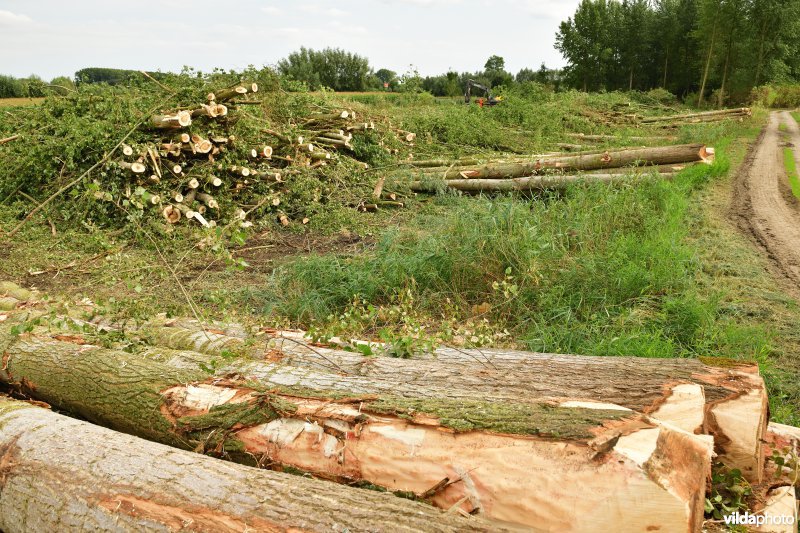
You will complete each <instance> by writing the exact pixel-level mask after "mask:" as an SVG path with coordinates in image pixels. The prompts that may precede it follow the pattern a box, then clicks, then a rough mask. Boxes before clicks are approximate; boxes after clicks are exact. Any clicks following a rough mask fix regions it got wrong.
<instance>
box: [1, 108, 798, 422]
mask: <svg viewBox="0 0 800 533" xmlns="http://www.w3.org/2000/svg"><path fill="white" fill-rule="evenodd" d="M293 98H294V97H293ZM302 98H304V97H303V96H302V95H300V96H297V99H298V103H297V105H300V104H301V103H302V102H301V100H302ZM636 98H637V96H636V95H623V94H619V93H610V94H606V95H586V94H581V93H566V94H557V95H552V94H534V95H532V96H530V98H528V97H526V96H525V95H513V94H512V95H509V97H508V98H507V100H506V101H505V103H504V104H503V106H498V107H497V108H493V109H480V108H478V107H477V106H464V105H456V104H455V103H453V102H450V101H443V100H434V99H431V98H426V97H425V96H416V95H391V96H390V97H387V96H386V95H380V94H378V95H372V94H369V95H363V98H361V99H359V98H355V97H354V98H353V100H355V102H354V103H353V105H354V106H359V105H360V106H364V107H363V111H364V112H365V114H375V115H378V116H384V115H385V116H386V117H388V118H389V120H391V123H392V124H393V125H396V126H398V127H401V128H404V129H409V130H415V131H417V132H418V134H419V136H418V139H417V142H416V143H415V146H414V148H413V151H414V156H415V158H417V159H424V158H427V157H428V156H434V157H435V156H440V155H441V156H444V157H453V156H457V155H465V154H479V155H486V156H487V157H498V156H499V154H498V153H497V152H496V151H495V150H496V149H497V148H501V147H502V146H505V145H511V146H512V147H516V148H518V149H525V150H529V151H539V150H546V149H547V148H548V147H549V146H552V144H553V143H556V142H563V141H566V140H567V138H566V137H565V136H564V133H565V132H566V131H583V132H585V133H616V134H618V135H620V136H621V137H622V138H624V137H625V136H632V135H647V134H648V133H649V132H651V130H648V129H638V130H637V129H635V128H634V127H633V126H625V125H620V126H617V127H614V126H610V125H603V124H602V123H601V122H598V121H595V120H594V119H593V115H592V112H593V110H598V109H599V110H606V111H608V110H613V109H614V108H615V106H616V107H619V106H620V105H623V104H624V105H623V109H627V108H629V106H628V104H630V106H633V109H634V110H635V111H638V108H637V107H636V106H638V105H639V104H638V103H637V100H636ZM293 105H294V104H293ZM358 110H359V112H362V108H361V107H358ZM657 111H658V110H657ZM584 112H586V113H588V115H589V116H584V115H583V113H584ZM650 112H653V111H650ZM658 112H663V111H658ZM763 118H764V114H763V113H757V116H756V117H755V118H754V122H753V124H754V125H755V126H750V125H748V124H747V123H745V124H744V125H742V124H739V123H735V122H723V123H708V124H699V125H692V126H686V127H684V128H682V129H681V130H679V132H678V133H677V134H678V136H679V139H680V141H682V142H692V141H694V142H696V141H697V140H698V139H702V140H703V141H705V142H709V144H713V145H714V146H715V148H717V152H718V154H719V158H718V161H717V163H716V164H715V165H713V166H698V167H692V168H690V169H687V170H686V171H684V172H682V173H680V174H678V175H677V176H675V179H674V180H672V181H664V180H659V179H654V178H648V177H644V178H640V179H638V180H637V181H635V182H631V183H628V184H625V185H622V186H608V185H577V186H574V187H572V188H570V189H568V190H567V191H564V192H561V193H544V194H541V195H537V196H534V197H523V196H505V197H495V198H488V197H465V196H459V195H454V194H446V195H441V196H437V197H435V198H428V197H425V196H420V197H418V198H417V199H416V200H414V201H412V202H411V204H410V208H407V209H405V210H401V211H397V212H394V211H391V212H390V211H386V210H384V211H381V212H379V213H377V214H371V213H358V212H357V211H356V210H355V209H353V208H352V207H348V206H346V205H342V204H343V202H342V200H341V198H339V197H336V199H335V201H330V202H327V203H325V204H320V206H321V207H320V209H321V211H320V212H319V213H318V214H317V215H316V216H314V217H312V221H311V223H310V224H309V225H308V226H305V227H302V228H298V229H297V231H298V232H306V236H307V237H308V238H309V242H313V238H314V236H318V235H321V234H326V235H331V234H332V235H336V234H339V233H342V234H344V235H346V236H353V235H358V236H360V237H363V238H365V241H366V242H368V243H372V242H373V241H374V244H371V245H368V246H366V247H365V251H364V252H363V253H355V254H353V253H350V252H348V253H347V254H345V253H341V252H340V253H330V252H328V251H325V250H327V249H326V248H325V247H323V251H322V252H321V253H313V251H312V253H310V254H307V253H306V252H302V253H298V252H297V251H292V252H291V253H289V252H286V250H285V249H284V250H282V252H284V253H283V255H282V256H281V257H280V258H279V259H276V260H275V262H274V263H273V262H272V259H270V260H269V262H267V261H265V262H264V263H263V264H258V263H257V262H256V261H254V260H253V259H250V258H248V262H249V263H251V265H252V266H251V267H250V268H247V269H244V270H237V269H234V268H231V265H230V264H227V263H226V262H225V261H224V260H223V259H220V257H221V256H223V255H224V254H218V255H215V254H214V253H213V252H212V251H209V250H203V249H200V246H199V245H198V240H199V238H197V236H196V234H192V233H190V232H175V233H173V234H172V235H160V236H159V237H157V239H158V240H157V242H158V244H159V248H160V249H161V253H163V254H164V255H165V260H166V261H167V262H168V263H169V264H170V265H172V266H173V268H175V270H176V276H177V277H178V278H179V279H181V280H183V283H184V284H185V285H186V287H187V289H188V292H189V293H190V294H191V295H192V297H193V298H194V300H195V303H196V304H197V305H196V308H197V309H200V310H201V312H203V313H206V314H207V317H211V316H215V315H216V316H217V317H220V316H221V315H227V317H228V318H231V319H235V320H240V321H247V320H250V321H258V322H261V323H263V322H264V321H268V322H269V323H270V324H272V325H281V326H289V325H298V326H302V327H312V328H314V329H317V330H322V331H323V332H331V331H333V332H334V333H337V334H352V335H353V336H355V337H362V338H363V337H370V338H384V340H386V339H389V340H391V342H393V343H396V344H397V345H398V346H400V347H401V348H402V350H400V349H399V350H398V351H399V352H401V353H402V352H403V350H405V351H406V352H407V351H408V349H409V348H413V347H414V346H415V343H422V342H424V341H425V339H433V341H435V342H439V341H446V342H452V343H454V344H466V345H470V344H471V345H478V346H488V345H508V346H517V347H521V348H528V349H532V350H537V351H547V352H562V353H582V354H592V355H638V356H645V357H697V356H712V357H713V356H722V357H731V358H734V359H740V360H745V359H746V360H756V361H758V362H759V363H760V364H761V367H762V371H763V372H764V373H765V375H766V376H767V379H768V386H769V389H770V390H769V392H770V397H771V401H772V405H771V409H772V412H773V415H774V416H775V418H776V419H777V420H779V421H782V422H786V423H792V424H800V417H799V416H798V409H797V406H798V405H800V379H798V377H800V353H798V348H797V346H800V334H798V333H797V331H796V327H795V325H796V324H797V323H798V321H800V309H798V306H797V304H796V303H795V302H793V301H791V300H790V299H789V298H787V297H786V296H785V295H784V294H783V292H782V291H781V290H780V288H779V287H777V286H776V284H775V282H774V280H772V279H771V278H770V277H769V275H768V273H767V272H768V271H767V261H766V259H764V258H763V257H761V256H760V254H759V253H758V252H757V251H755V250H753V249H752V248H751V246H750V244H749V243H748V242H747V241H746V240H745V238H743V237H742V236H740V235H739V234H738V233H737V232H736V230H735V229H733V228H732V227H731V226H730V225H729V223H728V218H727V216H728V215H727V205H728V203H727V202H728V200H729V198H730V194H731V193H730V191H729V190H728V189H726V187H728V186H729V185H728V184H729V183H730V180H731V178H730V176H729V172H728V171H729V168H731V167H733V168H735V167H736V166H737V165H738V164H739V163H740V162H741V160H742V159H743V156H744V149H745V144H744V141H746V140H752V139H753V138H754V137H755V136H756V134H757V131H758V127H757V126H758V125H759V124H760V123H762V122H763ZM622 143H624V140H620V141H618V142H612V143H608V144H607V145H605V146H614V145H617V144H622ZM373 144H375V143H372V144H365V145H364V146H360V145H359V146H357V147H356V148H357V149H358V150H362V151H364V153H365V154H366V155H369V154H367V152H369V150H370V149H371V148H374V146H372V145H373ZM383 153H385V152H383ZM376 157H377V156H376ZM374 166H375V167H380V166H381V162H380V161H376V162H374ZM787 168H788V167H787ZM50 173H52V172H50ZM795 174H796V172H795ZM367 176H368V178H365V179H363V180H362V181H363V182H364V183H363V184H362V185H364V184H366V185H370V187H368V188H367V189H369V190H368V191H367V194H368V193H369V191H371V185H372V180H373V179H374V178H376V177H377V174H368V175H367ZM335 177H336V179H337V183H340V184H345V185H347V186H348V187H352V184H353V182H352V180H349V178H348V176H347V175H345V174H344V173H342V174H341V175H339V174H336V175H335ZM318 188H319V184H317V183H315V182H311V181H308V180H303V179H299V178H294V179H293V180H292V182H291V189H289V191H288V192H287V195H288V194H291V195H293V197H295V200H296V201H297V202H298V204H299V205H307V204H308V203H309V201H310V200H308V198H313V196H314V195H315V194H316V191H317V189H318ZM340 188H341V187H340ZM365 190H366V189H365ZM716 191H722V192H720V193H719V194H720V195H721V198H723V199H722V200H719V199H716V200H715V199H714V194H717V192H716ZM715 201H716V202H717V203H719V204H720V206H723V207H718V208H714V207H713V206H714V205H715V204H714V202H715ZM26 209H27V204H25V203H24V202H23V201H22V200H18V201H16V202H14V203H11V204H9V205H8V206H6V208H5V210H4V211H3V212H0V226H4V225H8V226H9V227H10V225H11V224H12V223H15V220H17V219H18V218H19V217H21V216H22V215H23V214H24V212H25V210H26ZM51 214H52V213H51ZM53 220H54V223H55V225H56V226H57V227H58V230H59V234H58V236H57V237H51V236H50V228H49V225H48V224H47V223H45V222H44V220H39V221H38V223H37V222H32V223H31V224H30V225H29V227H27V228H26V229H25V231H23V232H22V233H21V234H19V235H18V236H17V238H16V239H15V242H14V243H12V244H11V245H10V246H9V247H8V248H6V249H2V248H0V275H3V276H5V277H7V278H12V279H16V280H19V281H22V282H23V283H25V284H28V285H29V284H37V285H39V286H40V287H42V288H43V289H45V290H47V291H52V292H53V293H59V292H60V293H67V294H72V295H75V294H76V293H79V292H80V293H81V295H83V291H89V292H88V293H86V295H87V296H89V297H91V298H92V299H93V300H95V301H98V302H100V303H102V304H103V305H104V306H105V309H106V310H108V312H109V313H119V314H122V315H129V316H137V317H144V316H147V314H149V313H151V312H152V309H156V308H157V309H159V311H169V312H172V313H175V314H183V315H190V314H191V311H190V310H189V309H188V305H187V302H186V301H185V298H184V297H183V295H182V293H181V291H180V290H179V287H178V286H177V284H176V283H175V280H174V277H173V276H172V275H171V274H170V273H169V272H168V271H167V269H165V268H164V262H163V261H164V260H163V259H162V258H161V257H160V254H159V253H156V251H155V250H154V249H153V247H152V245H151V243H150V242H149V240H148V239H145V238H144V237H143V236H141V235H138V236H137V235H134V234H135V233H136V232H131V231H125V232H121V233H118V234H117V235H118V237H115V236H112V234H111V232H109V231H108V230H106V229H98V228H97V227H96V226H94V225H92V224H90V223H85V229H80V228H75V227H74V226H70V225H69V224H68V223H65V222H68V221H62V220H59V219H58V218H56V217H55V216H54V217H53ZM80 220H84V219H83V218H80ZM86 231H88V232H89V233H90V236H89V237H87V236H86V235H85V233H86ZM264 231H265V234H277V230H275V228H274V227H273V225H271V224H270V221H269V220H267V219H265V223H264ZM373 234H374V235H373ZM124 243H127V244H128V247H127V248H126V249H124V250H123V251H121V252H118V253H117V252H113V250H115V248H116V247H118V246H119V245H120V244H124ZM274 245H275V244H274V243H270V244H269V246H274ZM245 246H247V245H245ZM298 248H305V246H298ZM310 249H312V250H313V249H314V247H313V246H311V247H310ZM337 249H338V248H337ZM345 249H348V250H349V248H345ZM109 250H111V251H112V252H113V253H110V254H109V255H108V256H104V257H101V258H99V259H96V260H92V261H90V262H88V263H83V262H82V261H85V260H87V259H90V258H91V257H92V256H94V255H96V254H98V253H101V252H104V251H109ZM287 255H292V256H295V257H296V256H297V255H299V256H300V257H299V258H297V259H293V258H287V257H286V256H287ZM73 262H75V263H76V264H77V266H75V267H72V268H68V269H67V270H63V271H61V272H59V273H58V274H57V275H56V274H55V273H56V272H58V269H55V270H52V269H51V270H50V272H49V273H48V274H46V275H41V276H32V277H27V278H25V277H24V275H23V273H24V272H25V271H27V270H28V269H31V270H44V269H50V268H51V267H53V266H54V265H55V266H58V265H61V266H63V265H69V264H72V263H73ZM275 265H277V268H276V269H274V270H273V267H274V266H275ZM88 287H90V288H91V289H87V288H88ZM433 341H432V342H433Z"/></svg>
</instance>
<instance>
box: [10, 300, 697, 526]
mask: <svg viewBox="0 0 800 533" xmlns="http://www.w3.org/2000/svg"><path fill="white" fill-rule="evenodd" d="M40 320H43V319H42V318H40ZM21 324H26V326H25V327H23V328H20V327H19V326H20V325H21ZM0 348H2V349H3V353H4V356H3V365H2V370H0V380H1V381H4V382H6V383H8V384H10V385H12V386H14V387H17V388H19V389H20V390H21V391H23V392H24V393H26V394H29V395H30V396H32V397H35V398H37V399H40V400H42V401H46V402H48V403H50V404H52V405H54V406H57V407H58V408H60V409H64V410H66V411H69V412H71V413H74V414H76V415H79V416H81V417H83V418H86V419H88V420H90V421H93V422H96V423H98V424H102V425H105V426H108V427H111V428H114V429H118V430H121V431H124V432H127V433H130V434H134V435H138V436H142V437H145V438H148V439H150V440H155V441H160V442H163V443H166V444H170V445H173V446H177V447H181V448H186V449H195V450H198V451H204V452H207V453H210V454H214V455H217V456H220V457H225V458H229V459H233V460H236V461H239V462H245V463H249V464H254V465H261V466H271V467H277V468H292V469H297V470H301V471H305V472H310V473H312V474H314V475H316V476H319V477H324V478H327V479H331V480H336V481H341V482H345V483H349V484H369V485H372V486H378V487H384V488H386V489H389V490H392V491H403V492H407V493H410V494H414V495H416V496H417V497H420V498H426V499H429V500H430V501H431V502H432V503H433V504H434V505H436V506H439V507H441V508H447V509H449V508H451V507H453V506H456V507H457V508H460V509H462V510H463V511H465V512H468V513H480V514H485V515H486V516H487V517H489V518H491V519H494V520H498V521H503V522H508V523H513V524H522V525H526V526H529V527H537V528H548V529H558V530H586V529H588V528H599V529H602V530H620V529H621V528H623V527H630V526H631V524H633V525H634V527H635V528H636V529H641V530H645V529H647V528H654V529H661V530H663V531H692V530H695V529H697V528H698V527H699V525H700V523H701V521H702V516H703V498H704V492H705V479H706V476H707V474H708V473H709V471H710V460H711V442H710V439H709V438H707V437H703V436H697V435H693V434H691V433H689V432H685V431H683V430H680V429H678V428H675V427H672V426H669V425H663V424H661V423H659V422H658V421H655V420H653V419H651V418H648V417H647V416H645V415H642V414H640V413H637V412H635V411H632V410H630V409H627V408H624V407H621V406H618V405H613V404H603V403H597V402H583V401H579V400H574V401H571V400H569V399H567V398H564V399H561V400H559V401H537V400H528V399H526V398H524V397H523V398H515V399H508V398H507V396H506V393H505V392H504V391H503V389H502V388H501V387H498V388H497V390H496V391H494V392H493V391H492V390H491V389H490V388H483V389H476V388H475V387H471V388H470V389H458V388H455V387H452V386H451V385H450V384H448V383H447V382H442V381H437V380H436V379H432V378H433V377H434V375H433V374H432V373H430V372H427V371H426V370H425V367H426V365H427V364H428V362H426V361H409V362H407V364H408V365H410V366H409V369H410V368H413V366H414V365H416V367H417V370H416V371H412V370H406V372H405V373H404V374H402V375H398V376H386V377H384V378H377V377H374V376H369V375H359V374H357V373H351V372H349V371H348V370H347V369H346V368H343V367H338V365H336V364H335V362H334V364H333V365H331V366H330V367H329V368H327V369H326V370H322V369H319V368H317V367H300V366H292V365H288V364H286V363H285V362H284V361H280V360H279V359H275V360H273V361H270V360H265V361H255V360H249V359H233V360H226V358H217V361H218V362H217V364H216V365H215V364H214V362H212V356H209V355H206V354H201V353H198V352H190V351H177V350H171V349H167V348H153V349H150V350H147V351H144V352H142V353H135V354H134V353H128V352H124V351H118V350H113V349H109V348H104V347H101V346H95V345H92V344H88V343H87V341H86V340H85V339H83V338H82V337H80V336H77V335H64V334H58V333H55V332H54V331H53V330H52V329H51V327H50V326H49V325H48V324H47V323H45V322H41V323H39V324H38V325H36V324H35V323H34V322H32V321H31V320H30V317H28V318H26V314H25V313H24V312H20V311H16V312H11V314H10V315H9V317H8V318H7V319H6V320H4V321H3V322H2V323H0ZM273 355H278V354H273ZM223 361H224V364H223V363H222V362H223ZM366 366H368V364H367V365H366ZM365 368H366V367H365ZM412 377H413V379H410V378H412ZM434 487H438V488H436V489H435V490H431V489H433V488H434ZM609 495H613V496H612V497H609Z"/></svg>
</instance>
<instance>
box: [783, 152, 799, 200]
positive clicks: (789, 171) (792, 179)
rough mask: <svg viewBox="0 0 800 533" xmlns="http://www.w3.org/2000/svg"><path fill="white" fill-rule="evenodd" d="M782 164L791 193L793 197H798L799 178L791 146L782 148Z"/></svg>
mask: <svg viewBox="0 0 800 533" xmlns="http://www.w3.org/2000/svg"><path fill="white" fill-rule="evenodd" d="M783 166H784V168H786V175H787V176H788V178H789V186H790V187H791V189H792V194H794V196H795V198H797V199H800V178H798V176H797V163H796V162H795V160H794V150H792V149H791V148H784V149H783Z"/></svg>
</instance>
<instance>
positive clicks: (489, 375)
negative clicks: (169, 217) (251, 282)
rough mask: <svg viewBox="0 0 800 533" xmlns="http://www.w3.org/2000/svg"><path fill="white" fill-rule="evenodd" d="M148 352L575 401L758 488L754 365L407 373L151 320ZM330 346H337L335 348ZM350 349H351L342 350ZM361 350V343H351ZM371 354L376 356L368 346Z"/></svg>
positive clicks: (533, 365) (446, 363) (759, 385)
mask: <svg viewBox="0 0 800 533" xmlns="http://www.w3.org/2000/svg"><path fill="white" fill-rule="evenodd" d="M143 331H144V334H145V337H146V338H147V339H148V340H149V341H150V342H151V343H154V344H160V345H163V346H166V347H170V348H174V349H177V350H195V351H201V352H205V353H208V354H210V355H217V356H218V355H219V354H221V353H222V352H223V351H231V352H235V353H239V354H242V355H247V356H250V357H253V358H256V359H260V358H264V357H268V358H271V359H273V360H281V361H283V362H285V363H287V364H290V365H294V366H300V367H309V368H317V369H319V370H322V371H325V370H337V371H342V372H345V373H348V374H353V375H359V376H365V377H369V378H372V379H375V380H389V381H391V380H392V379H396V380H398V381H400V382H408V383H411V384H413V386H416V383H417V381H418V380H424V381H425V382H426V383H437V384H439V386H441V387H442V388H448V389H450V390H451V391H455V390H463V391H481V392H483V393H485V394H487V395H490V396H491V397H493V398H506V399H509V400H510V399H514V398H525V399H528V400H540V401H547V400H564V399H576V398H577V399H581V400H595V401H598V402H604V403H612V404H616V405H620V406H623V407H626V408H629V409H632V410H634V411H637V412H641V413H644V414H647V415H648V416H650V417H652V418H656V419H658V420H660V421H662V422H665V423H668V424H671V425H674V426H676V427H678V428H680V429H683V430H684V431H688V432H690V433H705V434H708V435H712V436H713V437H714V443H715V448H716V452H717V454H718V455H719V459H720V460H721V461H722V462H724V463H725V464H727V465H728V466H730V467H731V468H738V469H740V470H741V471H742V472H743V474H744V475H745V477H747V479H749V480H750V481H753V482H760V481H761V480H762V478H763V471H764V463H763V460H762V457H763V453H762V444H763V439H764V435H765V433H766V426H767V422H768V417H767V405H768V398H767V392H766V387H765V385H764V380H763V379H762V378H761V376H760V375H759V369H758V365H757V364H755V363H749V362H737V361H732V360H727V359H723V360H720V359H714V358H702V359H700V360H698V359H648V358H635V357H597V356H594V357H592V356H575V355H554V354H541V353H533V352H524V351H513V350H496V349H458V348H439V349H437V350H436V351H435V352H434V353H428V354H426V353H421V354H416V355H415V359H423V360H424V361H420V362H419V363H416V364H412V363H411V362H409V361H405V360H398V359H395V358H391V357H378V358H365V357H363V356H362V355H361V354H360V353H359V352H353V351H345V350H342V349H335V348H331V347H325V346H320V345H314V344H312V342H311V340H310V339H308V338H306V337H305V334H304V333H303V332H290V331H270V332H268V333H267V334H265V335H264V336H262V337H252V336H250V337H248V336H247V334H246V332H244V331H243V330H242V329H241V328H238V327H232V326H228V327H227V329H225V326H224V325H218V326H215V327H211V328H203V327H202V326H201V325H200V324H199V323H197V322H196V321H194V320H190V319H167V318H156V319H154V320H152V321H151V322H150V324H149V325H148V326H146V327H145V329H144V330H143ZM334 342H337V343H341V342H342V341H340V340H338V339H337V340H335V341H334ZM354 344H359V342H358V341H354V342H353V343H350V345H351V346H352V345H354ZM361 344H363V343H361ZM370 344H371V348H372V351H373V352H374V353H375V354H381V353H383V351H384V350H385V347H384V346H382V345H380V343H370Z"/></svg>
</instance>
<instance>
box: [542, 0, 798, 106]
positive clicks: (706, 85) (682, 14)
mask: <svg viewBox="0 0 800 533" xmlns="http://www.w3.org/2000/svg"><path fill="white" fill-rule="evenodd" d="M556 48H557V49H558V50H559V51H560V52H561V53H562V54H563V55H564V58H565V59H566V60H567V61H568V63H569V64H568V66H567V67H566V68H565V69H564V82H565V83H566V84H568V85H569V86H571V87H574V88H578V89H582V90H586V91H597V90H617V89H621V90H633V89H638V90H649V89H653V88H657V87H663V88H665V89H667V90H669V91H670V92H672V93H674V94H677V95H679V96H681V97H684V98H686V99H687V100H693V101H696V102H697V103H700V104H703V103H704V101H706V102H708V101H709V100H710V102H711V103H713V104H719V105H722V104H724V103H725V102H726V101H729V100H734V101H740V100H745V99H747V97H748V96H749V94H750V91H751V89H752V88H753V87H756V86H760V85H763V84H766V83H778V84H787V83H795V82H797V81H798V80H799V79H800V0H622V1H618V0H582V2H581V3H580V5H579V6H578V8H577V10H576V11H575V14H574V15H573V16H572V17H570V18H569V19H567V20H566V21H564V22H562V23H561V26H560V28H559V31H558V34H557V36H556Z"/></svg>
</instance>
